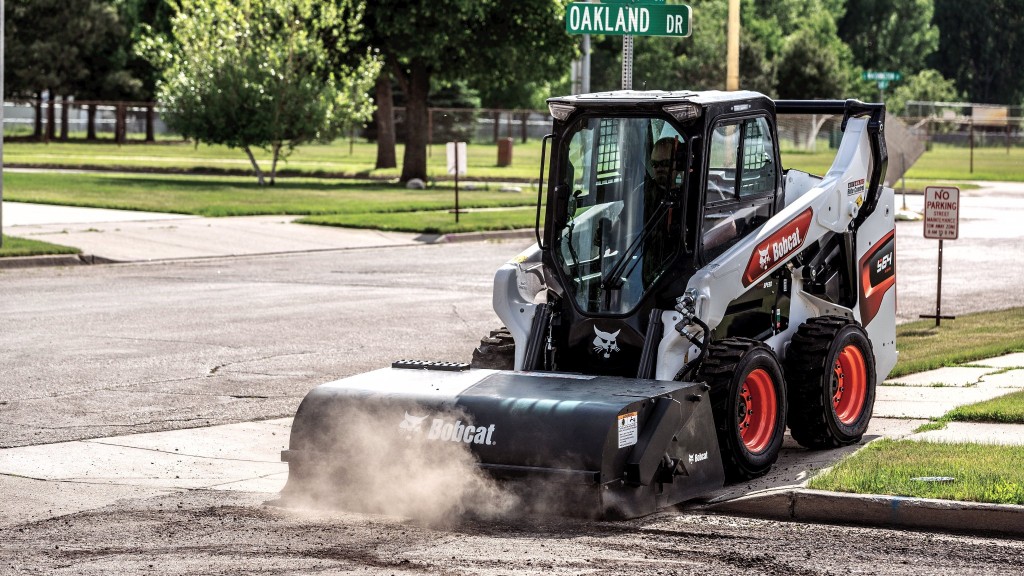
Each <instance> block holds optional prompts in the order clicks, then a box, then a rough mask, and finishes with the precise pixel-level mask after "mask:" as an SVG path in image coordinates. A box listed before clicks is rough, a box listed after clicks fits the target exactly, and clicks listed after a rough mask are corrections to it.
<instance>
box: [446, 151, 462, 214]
mask: <svg viewBox="0 0 1024 576" xmlns="http://www.w3.org/2000/svg"><path fill="white" fill-rule="evenodd" d="M444 149H445V152H446V156H447V161H448V173H449V174H454V175H455V223H456V224H458V223H459V174H463V175H465V173H466V143H465V142H449V143H447V144H445V146H444Z"/></svg>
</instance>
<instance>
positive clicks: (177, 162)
mask: <svg viewBox="0 0 1024 576" xmlns="http://www.w3.org/2000/svg"><path fill="white" fill-rule="evenodd" d="M540 153H541V145H540V141H539V140H530V141H528V142H526V143H523V142H521V141H519V140H518V139H517V140H516V141H515V143H514V145H513V154H512V164H511V165H510V166H505V167H498V166H497V160H498V147H497V145H495V144H470V145H469V146H468V147H467V154H468V158H467V162H468V175H467V178H477V179H489V180H510V181H531V180H532V181H536V180H537V178H538V176H539V173H540ZM403 154H404V147H403V145H401V144H399V145H398V146H397V148H396V155H397V157H398V160H399V164H401V159H402V155H403ZM256 156H257V160H258V161H259V162H260V165H261V166H262V167H263V168H264V169H269V167H270V162H269V155H268V154H267V153H266V152H263V151H257V152H256ZM548 156H549V158H550V150H549V151H548ZM376 157H377V146H376V144H375V143H372V142H364V141H357V142H354V143H351V144H350V142H349V141H348V140H346V139H339V140H336V141H334V142H332V143H330V144H307V145H304V146H300V147H299V148H297V149H296V150H295V152H294V153H293V154H292V155H291V156H290V157H289V158H288V159H287V160H286V161H284V162H283V163H281V164H280V165H279V170H280V171H281V173H282V174H283V175H288V176H344V177H361V178H379V179H394V178H397V177H398V176H399V175H400V173H401V168H400V167H399V168H389V169H382V170H377V169H374V168H373V166H374V164H375V162H376ZM834 158H835V151H834V150H830V149H827V148H823V149H821V150H819V151H816V152H804V151H798V150H786V149H783V151H782V165H783V166H784V167H785V168H796V169H798V170H803V171H805V172H810V173H811V174H819V175H821V174H824V173H825V172H827V171H828V168H829V167H830V166H831V165H832V161H833V159H834ZM4 160H5V162H6V163H7V164H10V165H21V166H44V167H49V166H52V167H64V168H104V169H134V170H142V169H158V170H165V171H177V172H206V173H222V174H251V173H252V167H251V165H250V164H249V160H248V159H247V158H246V156H245V154H244V153H243V152H242V151H241V150H233V149H230V148H227V147H226V146H208V145H205V144H201V145H198V146H197V145H194V144H190V143H186V142H159V143H157V144H138V143H136V144H126V145H124V146H118V145H116V144H113V143H110V142H103V143H81V142H68V143H61V142H50V143H48V144H43V143H35V142H5V143H4ZM970 163H971V158H970V150H969V149H968V148H959V147H953V146H947V145H939V144H936V145H934V146H933V147H932V149H931V150H929V151H927V152H925V154H924V155H923V156H922V157H921V158H920V159H919V160H918V161H917V163H915V164H914V166H913V167H912V168H911V169H910V171H909V172H908V173H907V179H908V180H911V179H912V180H922V181H927V182H928V183H933V182H937V181H942V182H949V181H953V182H956V181H962V180H997V181H1016V182H1021V181H1024V168H1021V167H1022V166H1024V147H1012V148H1010V150H1009V153H1007V149H1006V148H1004V147H986V148H975V150H974V171H973V173H972V172H971V169H970ZM427 171H428V175H429V176H430V177H431V178H442V179H447V178H449V176H448V174H447V170H446V159H445V151H444V144H443V143H437V144H434V145H432V146H431V147H430V148H429V155H428V159H427Z"/></svg>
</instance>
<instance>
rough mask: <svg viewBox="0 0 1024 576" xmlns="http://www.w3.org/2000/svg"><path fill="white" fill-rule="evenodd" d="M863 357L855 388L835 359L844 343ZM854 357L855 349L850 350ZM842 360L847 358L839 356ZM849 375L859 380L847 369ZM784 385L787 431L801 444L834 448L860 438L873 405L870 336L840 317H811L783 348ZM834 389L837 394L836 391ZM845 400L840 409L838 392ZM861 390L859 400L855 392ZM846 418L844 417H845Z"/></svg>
mask: <svg viewBox="0 0 1024 576" xmlns="http://www.w3.org/2000/svg"><path fill="white" fill-rule="evenodd" d="M850 347H852V348H851V350H853V349H855V350H856V351H857V352H859V353H860V357H861V359H862V362H863V363H862V366H861V367H860V368H861V372H863V380H862V381H861V384H860V385H859V386H858V385H857V384H856V383H854V384H853V386H857V387H858V388H860V391H859V392H854V390H855V388H850V389H849V390H846V388H847V387H848V386H850V384H849V382H847V381H845V376H842V377H840V374H844V372H843V370H841V369H840V368H841V367H840V366H839V365H837V362H839V361H840V354H841V353H843V351H844V350H847V349H848V348H850ZM854 357H856V354H854ZM844 361H846V360H844ZM850 373H851V374H852V375H853V376H852V378H853V379H855V380H859V378H858V377H857V376H856V372H855V371H854V370H851V371H850ZM786 376H787V378H788V381H787V387H788V388H789V430H790V434H791V435H792V436H793V439H794V440H796V441H797V442H799V443H800V445H801V446H804V447H807V448H814V449H825V448H837V447H839V446H848V445H850V444H856V443H857V442H860V440H861V438H862V437H863V436H864V432H865V431H866V430H867V428H868V423H869V422H870V421H871V412H872V410H873V409H874V405H875V386H876V382H875V380H876V375H875V355H874V352H873V350H872V348H871V340H870V339H869V338H868V335H867V333H866V332H865V331H864V329H863V328H861V326H860V325H859V324H857V322H855V321H854V320H851V319H849V318H844V317H841V316H821V317H818V318H811V319H810V320H808V321H807V322H804V323H803V324H801V325H800V327H799V328H797V331H796V334H794V335H793V340H792V342H791V343H790V345H789V350H788V351H787V353H786ZM837 394H838V396H837ZM844 394H849V395H850V396H849V397H848V398H847V399H846V401H845V402H846V403H847V404H846V405H845V406H843V407H842V408H839V412H843V413H844V415H842V416H841V415H840V413H839V412H837V404H838V403H839V402H843V401H844V400H843V395H844ZM861 395H862V399H860V398H858V396H861ZM844 420H845V421H844Z"/></svg>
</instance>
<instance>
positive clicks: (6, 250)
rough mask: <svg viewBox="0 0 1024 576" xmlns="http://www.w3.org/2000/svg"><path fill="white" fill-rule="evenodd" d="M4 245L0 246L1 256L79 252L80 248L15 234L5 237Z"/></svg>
mask: <svg viewBox="0 0 1024 576" xmlns="http://www.w3.org/2000/svg"><path fill="white" fill-rule="evenodd" d="M3 240H4V241H3V247H0V258H12V257H15V256H47V255H50V254H78V253H80V252H81V250H79V249H78V248H72V247H70V246H61V245H59V244H50V243H49V242H41V241H39V240H28V239H26V238H17V237H14V236H7V235H6V234H5V235H4V237H3Z"/></svg>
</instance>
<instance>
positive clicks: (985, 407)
mask: <svg viewBox="0 0 1024 576" xmlns="http://www.w3.org/2000/svg"><path fill="white" fill-rule="evenodd" d="M946 418H947V419H948V420H954V421H957V422H995V423H999V424H1024V390H1021V391H1018V392H1011V393H1010V394H1007V395H1006V396H1000V397H999V398H993V399H991V400H985V401H983V402H978V403H977V404H970V405H967V406H961V407H959V408H954V409H953V410H951V411H950V412H949V414H947V415H946Z"/></svg>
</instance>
